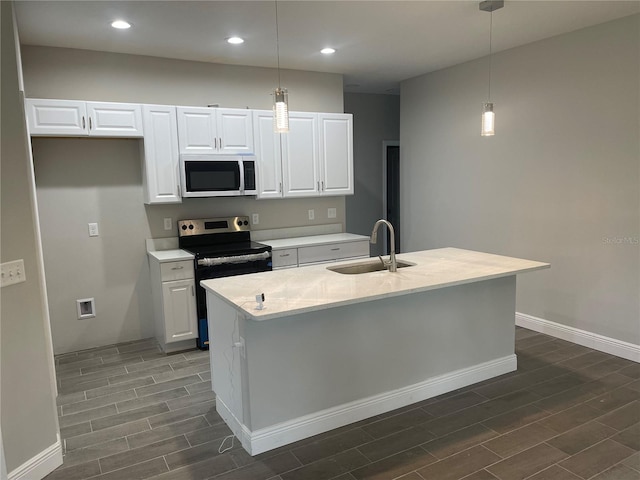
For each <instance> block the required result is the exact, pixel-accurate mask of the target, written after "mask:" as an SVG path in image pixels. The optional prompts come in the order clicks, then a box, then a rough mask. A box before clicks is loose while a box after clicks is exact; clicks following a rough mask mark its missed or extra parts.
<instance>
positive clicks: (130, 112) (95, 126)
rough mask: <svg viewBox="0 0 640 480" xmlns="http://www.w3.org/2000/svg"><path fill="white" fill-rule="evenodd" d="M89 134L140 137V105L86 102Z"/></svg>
mask: <svg viewBox="0 0 640 480" xmlns="http://www.w3.org/2000/svg"><path fill="white" fill-rule="evenodd" d="M87 115H88V117H89V135H91V136H96V137H142V107H141V106H140V105H139V104H134V103H112V102H87Z"/></svg>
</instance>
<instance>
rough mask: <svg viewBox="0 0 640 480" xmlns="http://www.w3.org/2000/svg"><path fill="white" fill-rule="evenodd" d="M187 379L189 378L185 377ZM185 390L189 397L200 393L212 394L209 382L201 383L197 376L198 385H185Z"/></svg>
mask: <svg viewBox="0 0 640 480" xmlns="http://www.w3.org/2000/svg"><path fill="white" fill-rule="evenodd" d="M187 378H189V377H187ZM186 388H187V390H189V395H195V394H196V393H200V392H213V389H212V388H211V380H207V381H206V382H203V381H202V380H201V379H200V377H199V376H198V383H193V384H191V385H187V387H186Z"/></svg>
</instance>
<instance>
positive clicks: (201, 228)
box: [178, 217, 251, 237]
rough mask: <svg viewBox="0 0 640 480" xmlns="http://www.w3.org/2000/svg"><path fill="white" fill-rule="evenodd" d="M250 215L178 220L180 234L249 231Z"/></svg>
mask: <svg viewBox="0 0 640 480" xmlns="http://www.w3.org/2000/svg"><path fill="white" fill-rule="evenodd" d="M250 230H251V227H250V226H249V217H224V218H201V219H197V220H178V235H179V236H181V237H185V236H189V235H207V234H210V233H228V232H248V231H250Z"/></svg>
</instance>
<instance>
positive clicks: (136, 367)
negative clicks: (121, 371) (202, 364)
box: [127, 355, 184, 373]
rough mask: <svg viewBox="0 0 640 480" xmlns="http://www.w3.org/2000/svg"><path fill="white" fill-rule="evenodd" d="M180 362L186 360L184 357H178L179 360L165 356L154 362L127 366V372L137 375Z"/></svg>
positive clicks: (149, 361)
mask: <svg viewBox="0 0 640 480" xmlns="http://www.w3.org/2000/svg"><path fill="white" fill-rule="evenodd" d="M179 360H184V357H183V356H182V355H178V358H176V357H173V356H164V357H160V358H155V359H153V360H148V361H146V362H140V363H135V364H131V365H128V366H127V372H129V373H135V372H141V371H143V370H150V369H152V368H156V367H159V366H164V365H170V364H171V363H173V362H177V361H179Z"/></svg>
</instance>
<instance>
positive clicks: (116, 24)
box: [111, 20, 131, 30]
mask: <svg viewBox="0 0 640 480" xmlns="http://www.w3.org/2000/svg"><path fill="white" fill-rule="evenodd" d="M111 26H112V27H113V28H118V29H120V30H125V29H127V28H131V24H130V23H129V22H125V21H124V20H115V21H113V22H111Z"/></svg>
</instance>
